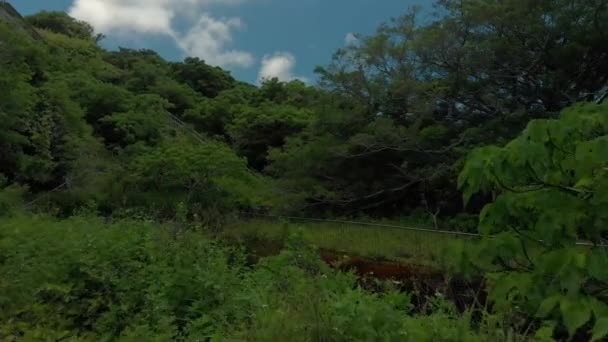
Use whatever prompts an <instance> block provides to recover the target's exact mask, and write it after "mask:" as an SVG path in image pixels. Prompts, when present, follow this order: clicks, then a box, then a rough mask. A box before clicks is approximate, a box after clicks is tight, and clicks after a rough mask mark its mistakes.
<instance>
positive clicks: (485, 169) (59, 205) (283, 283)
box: [0, 0, 608, 341]
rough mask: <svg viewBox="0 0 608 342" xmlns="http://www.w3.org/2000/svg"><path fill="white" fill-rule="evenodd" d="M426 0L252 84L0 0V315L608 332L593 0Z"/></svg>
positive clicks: (241, 328) (162, 324)
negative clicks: (377, 272) (368, 270)
mask: <svg viewBox="0 0 608 342" xmlns="http://www.w3.org/2000/svg"><path fill="white" fill-rule="evenodd" d="M438 6H439V7H440V9H441V11H440V12H441V13H442V15H441V16H436V17H433V18H432V20H424V21H423V20H421V19H420V18H421V15H422V14H420V13H419V12H418V11H416V10H415V9H412V10H409V11H407V12H406V13H404V14H403V15H402V16H400V17H398V18H396V19H394V20H391V21H387V23H386V24H383V25H381V26H380V27H379V28H378V30H377V32H376V33H375V34H374V35H371V36H360V37H359V39H358V43H357V44H352V45H348V46H346V47H344V48H343V49H340V50H338V51H336V53H335V55H334V58H333V59H332V60H331V61H328V64H327V65H326V66H320V67H318V68H317V70H316V73H317V75H318V77H319V82H318V84H315V85H311V84H306V83H304V82H301V81H291V82H281V81H279V80H278V79H270V80H266V81H264V82H263V83H262V84H260V85H252V84H247V83H245V82H241V81H238V80H236V79H235V78H234V77H233V76H232V75H231V74H230V72H229V71H226V70H223V69H222V68H219V67H215V66H211V65H208V64H207V63H206V62H205V61H203V60H201V59H199V58H195V57H189V58H186V59H184V60H183V61H168V60H165V59H163V58H162V57H161V56H160V55H159V54H158V53H157V52H155V51H151V50H133V49H128V48H120V49H118V50H116V51H108V50H105V49H104V48H102V47H101V46H100V44H99V43H100V41H101V40H102V39H104V36H103V35H101V34H97V33H96V32H95V31H94V29H93V28H92V27H91V25H89V24H88V23H85V22H81V21H78V20H75V19H73V18H71V17H69V16H68V15H67V14H65V13H62V12H40V13H38V14H35V15H32V16H28V17H25V18H22V17H21V16H20V15H19V14H18V13H16V11H14V9H12V7H10V5H8V4H4V3H0V64H1V65H0V122H1V123H2V124H1V125H0V219H1V222H0V247H1V249H0V272H1V273H2V275H4V276H0V339H7V340H23V339H25V340H41V339H45V338H46V339H48V338H49V336H50V338H51V339H53V340H60V339H64V338H67V339H76V340H98V339H101V338H106V339H108V340H119V339H121V338H126V339H127V340H131V339H135V340H136V339H151V338H152V337H157V338H159V339H160V340H170V339H175V340H201V339H203V340H222V339H225V338H233V339H236V340H250V339H251V340H260V341H268V340H286V339H289V340H291V339H293V340H331V341H334V340H335V341H347V340H391V341H392V340H399V341H401V340H412V341H418V340H454V341H460V340H471V341H477V340H479V341H481V340H514V339H515V340H519V339H521V340H527V339H531V338H533V336H536V338H537V339H541V340H551V339H557V340H560V339H561V340H566V339H569V338H570V339H574V340H591V339H592V338H595V340H599V339H601V338H605V336H608V318H607V317H608V297H607V296H606V293H608V278H607V277H606V272H605V270H606V269H607V267H608V249H606V244H607V243H606V242H607V240H608V231H607V230H606V227H608V216H607V214H606V213H607V212H608V211H607V210H606V209H607V208H608V197H607V196H606V194H607V193H608V103H606V98H607V96H608V90H607V89H608V37H607V36H606V34H605V33H606V32H608V8H607V6H606V5H605V4H604V3H603V2H602V1H587V0H575V1H571V0H568V1H566V0H555V1H541V2H538V1H533V0H521V1H520V0H518V1H490V0H488V1H464V2H462V1H452V0H442V1H438ZM261 217H264V218H265V219H260V218H261ZM277 217H291V218H292V219H291V221H289V220H286V219H277ZM251 218H255V219H253V220H251ZM269 218H272V219H269ZM294 218H295V219H294ZM298 218H300V219H302V218H304V219H305V220H308V221H307V222H321V224H316V225H313V224H306V223H302V222H303V220H298ZM294 221H295V222H298V223H297V224H294ZM361 221H364V222H367V225H368V226H369V227H367V226H366V228H361V227H360V226H358V227H352V225H350V223H353V224H354V225H357V224H358V223H360V222H361ZM332 222H333V223H338V222H341V223H340V225H332V224H331V223H332ZM349 222H350V223H349ZM370 222H372V223H370ZM373 222H376V226H374V225H373ZM405 223H407V225H408V226H410V227H409V228H412V227H411V226H416V227H413V228H414V229H410V230H408V231H405V232H404V231H402V230H398V228H400V226H399V225H401V226H403V225H405ZM89 225H90V227H88V226H89ZM382 226H384V227H383V228H384V229H381V228H382ZM439 230H441V231H439ZM412 231H414V233H412ZM456 232H457V233H456ZM437 233H439V234H443V235H438V234H437ZM324 234H326V235H324ZM330 234H331V235H330ZM438 236H442V238H438ZM453 236H458V237H465V238H462V239H451V238H450V237H453ZM443 237H447V238H443ZM372 239H374V240H372ZM473 239H474V240H475V241H474V243H473V242H472V240H473ZM581 242H582V243H581ZM423 243H424V244H428V247H427V245H422V244H423ZM255 244H260V245H264V244H270V245H271V244H277V245H278V246H280V248H278V249H279V250H277V251H274V252H276V253H279V254H280V255H278V256H276V255H275V256H270V257H268V258H266V255H258V254H262V253H257V252H256V250H260V248H258V249H256V248H253V249H252V248H251V246H252V245H255ZM311 245H315V246H316V247H311ZM421 245H422V246H421ZM317 247H318V248H322V249H323V251H324V252H328V251H329V252H331V253H334V254H340V253H343V254H349V255H348V256H350V257H353V258H355V259H356V258H366V262H382V261H390V262H395V263H401V264H400V266H399V267H406V266H416V267H419V266H425V267H427V266H429V267H430V266H432V267H434V268H438V269H433V272H436V271H440V273H441V272H443V274H441V279H443V280H446V282H449V281H450V280H451V279H452V278H456V279H461V278H462V279H464V278H467V277H470V278H473V279H476V280H478V279H484V281H483V284H484V286H485V287H484V289H483V291H481V290H479V289H478V290H479V291H477V293H475V294H474V295H472V296H473V297H474V298H475V300H477V299H478V298H477V297H480V296H481V295H480V293H482V292H483V294H484V296H483V297H484V300H486V299H487V302H484V303H470V302H471V301H473V300H472V299H470V300H468V301H465V302H467V306H465V307H464V308H463V307H462V306H458V305H455V304H454V303H450V302H449V301H448V300H447V299H446V295H445V294H444V293H439V292H440V291H439V290H438V294H437V296H432V295H430V297H429V298H426V297H425V298H423V299H420V297H424V296H426V295H427V294H425V295H424V296H423V294H421V293H415V291H413V290H412V289H407V291H405V290H404V289H403V288H401V289H396V288H394V284H396V283H399V282H390V281H385V280H386V279H382V280H377V282H374V284H375V285H373V286H372V285H370V282H369V281H368V279H357V278H356V277H355V276H354V275H352V274H350V275H346V274H344V273H341V272H339V271H336V270H334V269H331V268H330V267H328V266H327V265H325V264H324V263H322V262H321V261H320V259H319V251H318V250H315V248H317ZM283 249H284V250H283ZM276 253H273V254H276ZM252 254H253V255H252ZM423 258H426V259H432V260H426V259H425V260H421V259H423ZM252 259H255V262H252V261H251V260H252ZM357 260H358V259H357ZM370 260H371V261H370ZM446 261H447V262H446ZM45 262H46V263H48V264H49V265H45ZM43 265H44V266H43ZM47 266H48V267H47ZM333 266H334V268H338V269H340V267H339V266H336V265H333ZM433 274H434V273H433ZM135 278H137V279H135ZM157 281H158V284H156V283H157ZM434 282H435V283H440V282H438V281H436V280H434ZM479 282H481V281H477V282H476V283H479ZM399 290H401V291H399ZM427 292H428V291H427ZM486 293H487V298H485V294H486ZM138 294H142V297H139V295H138ZM317 295H318V296H317ZM311 298H314V299H315V300H313V301H309V299H311ZM410 302H411V303H410ZM414 302H416V304H415V305H414V304H413V303H414ZM410 304H411V305H410Z"/></svg>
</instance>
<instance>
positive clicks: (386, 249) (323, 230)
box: [223, 219, 475, 266]
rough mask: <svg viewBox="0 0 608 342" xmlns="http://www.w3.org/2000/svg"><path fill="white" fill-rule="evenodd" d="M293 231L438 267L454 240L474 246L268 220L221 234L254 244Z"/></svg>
mask: <svg viewBox="0 0 608 342" xmlns="http://www.w3.org/2000/svg"><path fill="white" fill-rule="evenodd" d="M297 231H299V232H300V233H301V235H302V236H303V238H304V240H305V241H306V242H308V243H310V244H312V245H314V246H316V247H318V248H321V249H328V250H332V251H337V252H343V253H345V254H349V255H357V256H362V257H368V258H375V259H380V260H383V259H385V260H392V261H399V262H403V263H409V264H416V265H424V266H439V265H440V264H442V263H443V262H444V261H445V260H444V255H445V251H447V250H449V249H450V248H451V247H452V246H453V245H454V243H455V242H457V241H461V240H468V241H469V242H470V243H475V242H474V241H475V239H474V238H473V237H467V236H462V235H452V234H444V233H439V232H433V231H432V230H413V229H404V228H402V229H400V228H391V227H376V226H365V225H357V224H348V223H334V222H314V223H310V222H308V223H305V222H293V221H292V222H288V221H280V220H268V219H252V220H248V221H242V222H238V223H234V224H231V225H229V226H228V227H226V229H225V230H224V233H223V234H224V236H225V237H228V238H231V239H236V240H239V241H242V242H243V243H255V242H256V241H260V240H266V241H274V242H276V243H281V241H284V240H285V239H286V238H287V237H288V236H289V235H290V234H291V233H294V232H297ZM252 241H253V242H252Z"/></svg>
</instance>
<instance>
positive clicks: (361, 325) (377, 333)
mask: <svg viewBox="0 0 608 342" xmlns="http://www.w3.org/2000/svg"><path fill="white" fill-rule="evenodd" d="M287 245H288V248H287V250H285V251H284V252H283V253H282V254H281V255H280V256H277V257H273V258H268V259H263V260H262V261H261V262H260V263H259V264H257V265H255V266H254V267H248V266H247V265H246V262H245V258H244V255H243V254H242V253H241V252H239V251H238V250H236V249H234V248H228V247H226V246H220V245H218V244H217V243H214V242H212V241H210V240H208V239H206V238H204V237H202V236H200V235H196V234H194V233H185V235H182V237H181V238H179V239H174V238H172V235H171V234H170V232H168V231H166V230H165V229H164V228H163V227H160V226H158V225H157V224H154V223H146V222H142V221H132V220H131V221H129V220H126V221H121V222H117V223H113V224H104V223H103V222H102V221H101V220H100V219H97V218H79V217H76V218H71V219H68V220H64V221H57V220H53V219H48V218H41V217H33V218H24V217H14V218H11V219H8V220H3V221H2V222H1V223H0V274H1V275H2V276H1V277H0V340H5V341H21V340H26V341H42V340H47V341H48V340H61V339H64V340H85V341H88V340H91V341H98V340H106V341H114V340H127V341H135V340H137V341H140V340H145V341H155V340H157V341H167V340H184V341H201V340H225V339H230V340H252V341H273V340H284V341H310V340H323V341H353V340H366V341H380V340H382V341H404V340H405V341H430V340H442V341H443V340H446V341H448V340H453V341H468V340H484V339H483V338H482V337H480V336H478V335H476V334H475V333H474V332H472V330H471V328H470V327H471V325H470V321H469V320H468V319H461V317H460V316H459V315H457V314H456V313H455V312H454V310H450V309H445V307H446V305H440V306H438V309H437V310H434V311H433V312H431V313H430V315H429V316H418V315H415V314H413V313H412V312H411V305H410V300H409V299H410V298H409V295H407V294H404V293H399V292H397V291H387V292H384V293H378V294H373V293H369V292H367V291H365V290H363V289H361V288H360V287H359V286H357V282H356V278H355V276H354V275H352V274H344V273H336V272H334V271H332V270H330V269H329V268H328V266H327V265H325V264H323V263H322V262H321V261H320V260H319V258H318V256H317V253H316V251H315V250H314V249H311V248H309V247H307V245H306V244H305V243H304V242H303V240H302V239H301V238H300V237H297V236H296V237H290V238H288V239H287Z"/></svg>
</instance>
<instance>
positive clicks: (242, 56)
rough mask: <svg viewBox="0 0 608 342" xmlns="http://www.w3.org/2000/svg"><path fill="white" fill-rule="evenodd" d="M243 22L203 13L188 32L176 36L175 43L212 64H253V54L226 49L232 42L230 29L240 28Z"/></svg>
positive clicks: (190, 53)
mask: <svg viewBox="0 0 608 342" xmlns="http://www.w3.org/2000/svg"><path fill="white" fill-rule="evenodd" d="M242 25H243V23H242V22H241V20H240V19H238V18H231V19H215V18H213V17H211V16H209V15H208V14H204V15H203V16H202V17H201V18H200V19H199V21H198V23H197V24H196V25H194V26H193V27H192V28H191V29H190V31H188V33H186V34H185V35H183V36H180V37H177V39H176V41H177V44H178V46H179V47H180V48H182V50H184V51H186V52H187V53H188V54H189V55H191V56H197V57H200V58H202V59H204V60H205V61H207V63H209V64H213V65H240V66H244V67H248V66H251V65H252V64H253V55H251V54H250V53H248V52H244V51H239V50H228V49H226V46H227V45H229V44H230V43H231V42H232V31H233V30H234V29H238V28H241V27H242Z"/></svg>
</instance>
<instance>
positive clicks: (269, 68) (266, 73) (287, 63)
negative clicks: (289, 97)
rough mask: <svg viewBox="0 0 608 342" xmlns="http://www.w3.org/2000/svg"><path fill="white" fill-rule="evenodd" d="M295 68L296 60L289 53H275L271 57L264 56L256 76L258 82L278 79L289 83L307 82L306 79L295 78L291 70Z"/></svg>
mask: <svg viewBox="0 0 608 342" xmlns="http://www.w3.org/2000/svg"><path fill="white" fill-rule="evenodd" d="M295 66H296V58H295V56H294V55H293V54H291V53H289V52H276V53H274V54H272V55H266V56H264V58H263V59H262V67H261V68H260V72H259V74H258V81H259V82H262V81H264V80H268V79H272V78H275V77H276V78H278V79H279V81H284V82H289V81H293V80H296V79H297V80H300V81H303V82H307V81H308V80H307V79H306V77H302V76H295V75H294V74H293V69H294V68H295Z"/></svg>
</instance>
